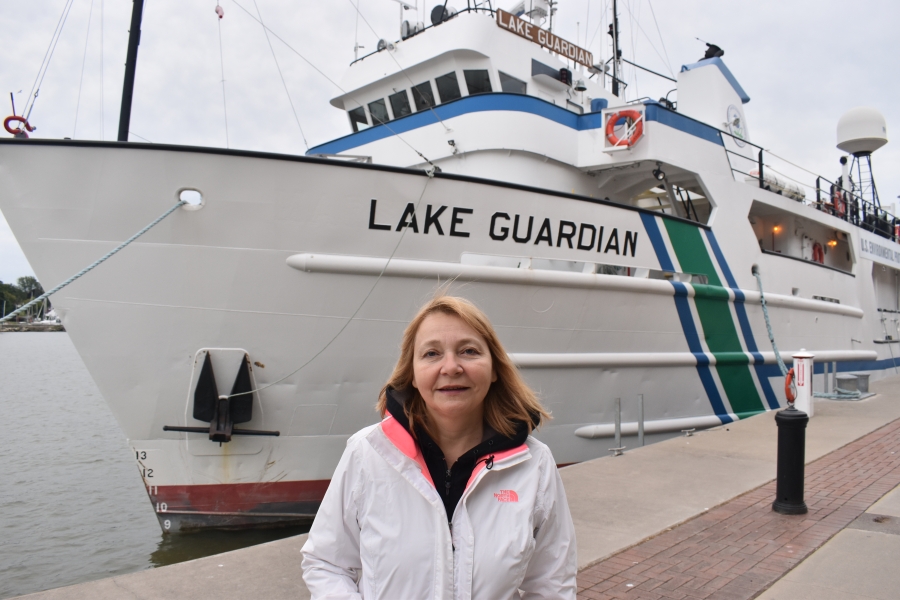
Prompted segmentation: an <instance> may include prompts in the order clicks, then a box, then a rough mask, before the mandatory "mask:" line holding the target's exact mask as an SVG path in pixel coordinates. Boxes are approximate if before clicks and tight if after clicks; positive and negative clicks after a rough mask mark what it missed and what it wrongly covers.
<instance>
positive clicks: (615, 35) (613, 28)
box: [609, 0, 620, 96]
mask: <svg viewBox="0 0 900 600" xmlns="http://www.w3.org/2000/svg"><path fill="white" fill-rule="evenodd" d="M612 10H613V19H612V23H610V24H609V35H611V36H612V39H613V80H612V93H613V96H618V95H619V56H620V54H619V10H618V8H617V7H616V0H613V3H612Z"/></svg>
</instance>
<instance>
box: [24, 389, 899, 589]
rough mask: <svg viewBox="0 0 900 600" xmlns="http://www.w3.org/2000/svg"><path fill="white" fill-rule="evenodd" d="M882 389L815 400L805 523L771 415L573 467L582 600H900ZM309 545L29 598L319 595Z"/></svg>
mask: <svg viewBox="0 0 900 600" xmlns="http://www.w3.org/2000/svg"><path fill="white" fill-rule="evenodd" d="M872 391H873V392H876V395H874V396H872V397H870V398H868V399H866V400H862V401H857V402H838V401H828V400H816V403H815V416H814V417H813V418H812V419H811V420H810V423H809V427H808V429H807V444H806V459H807V468H806V497H805V499H806V503H807V505H808V506H809V513H808V514H806V515H799V516H784V515H780V514H776V513H774V512H773V511H772V510H771V503H772V501H773V500H774V496H775V484H774V478H775V464H776V463H775V459H776V426H775V423H774V412H768V413H765V414H761V415H758V416H756V417H752V418H749V419H745V420H742V421H739V422H736V423H731V424H729V425H727V426H722V427H719V428H716V429H713V430H708V431H705V432H701V433H697V434H695V435H694V436H692V437H679V438H674V439H670V440H667V441H665V442H660V443H658V444H655V445H652V446H647V447H644V448H637V449H628V450H626V452H625V454H624V455H623V456H620V457H615V458H613V457H606V458H601V459H596V460H593V461H589V462H585V463H581V464H578V465H573V466H570V467H566V468H564V469H562V471H561V473H562V477H563V480H564V482H565V485H566V491H567V495H568V498H569V504H570V506H571V509H572V514H573V518H574V520H575V527H576V531H577V535H578V559H579V575H578V585H579V594H578V596H579V598H585V599H587V598H591V599H599V598H652V599H659V598H673V599H674V598H719V599H737V598H748V599H749V598H757V597H759V598H772V599H774V598H782V597H791V598H821V597H839V598H848V599H849V598H892V597H895V596H894V595H895V592H896V589H897V588H898V587H900V573H898V571H897V570H896V568H894V565H893V562H894V559H893V558H892V557H896V556H897V555H898V553H900V377H898V376H894V377H890V378H887V379H883V380H880V381H877V382H874V383H873V384H872ZM600 443H605V442H600ZM305 538H306V536H305V535H303V536H297V537H294V538H288V539H285V540H280V541H276V542H270V543H268V544H263V545H260V546H255V547H252V548H245V549H242V550H237V551H234V552H229V553H225V554H220V555H217V556H211V557H207V558H203V559H199V560H194V561H190V562H185V563H181V564H178V565H173V566H169V567H163V568H159V569H152V570H146V571H142V572H139V573H132V574H129V575H122V576H118V577H113V578H109V579H103V580H99V581H95V582H90V583H84V584H80V585H76V586H71V587H66V588H59V589H56V590H49V591H45V592H40V593H37V594H32V595H29V596H27V598H30V599H34V600H55V599H57V598H66V599H80V598H85V599H87V598H91V599H96V600H104V599H107V598H110V599H112V598H116V599H119V598H144V599H146V598H170V597H192V598H195V599H198V600H203V599H206V598H210V599H212V598H231V597H249V596H255V597H264V598H308V597H309V596H308V592H307V590H306V588H305V586H304V585H303V581H302V578H301V569H300V548H301V547H302V545H303V543H304V541H305Z"/></svg>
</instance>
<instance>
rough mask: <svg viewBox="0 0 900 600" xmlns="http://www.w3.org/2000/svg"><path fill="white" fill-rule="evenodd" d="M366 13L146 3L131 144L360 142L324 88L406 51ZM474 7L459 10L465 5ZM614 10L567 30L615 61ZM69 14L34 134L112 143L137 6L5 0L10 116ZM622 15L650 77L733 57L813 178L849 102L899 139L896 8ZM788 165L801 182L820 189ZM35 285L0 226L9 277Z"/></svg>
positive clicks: (349, 3)
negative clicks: (374, 60)
mask: <svg viewBox="0 0 900 600" xmlns="http://www.w3.org/2000/svg"><path fill="white" fill-rule="evenodd" d="M358 2H359V11H360V15H361V18H357V17H358V15H357V12H356V8H355V7H356V4H357V0H327V1H318V2H313V1H311V0H219V3H220V5H221V7H222V9H223V11H224V18H223V19H221V20H220V19H218V17H217V15H216V12H215V9H216V4H217V3H216V0H145V5H144V18H143V25H142V28H141V29H142V36H141V45H140V50H139V55H138V66H137V77H136V81H135V93H134V103H133V109H132V117H131V127H130V129H131V132H132V137H131V139H132V140H133V141H142V140H147V141H151V142H154V143H168V144H190V145H199V146H216V147H224V146H228V147H231V148H242V149H249V150H261V151H269V152H283V153H289V154H303V153H305V151H306V149H307V144H308V146H310V147H311V146H315V145H317V144H320V143H323V142H326V141H328V140H330V139H333V138H336V137H339V136H342V135H345V134H347V133H349V130H350V128H349V123H348V121H347V118H346V115H345V113H343V112H342V111H340V110H338V109H336V108H334V107H332V106H331V105H330V104H329V103H328V101H329V100H330V99H331V98H332V97H334V96H336V95H338V94H339V90H338V89H337V87H336V86H335V85H334V84H333V83H331V82H329V79H331V80H333V81H336V82H339V81H340V79H341V77H342V76H343V74H344V72H345V71H346V69H347V67H348V65H349V63H350V62H351V61H352V60H353V57H354V50H353V48H354V43H356V42H357V40H358V43H359V44H360V45H361V46H363V47H364V48H363V49H362V50H360V56H362V55H363V54H365V53H367V52H371V51H372V50H374V49H375V45H376V43H377V40H378V39H379V38H385V39H388V40H392V41H393V40H396V39H398V38H399V28H400V27H399V24H400V15H399V13H400V11H401V8H400V6H399V4H398V3H397V2H396V0H358ZM406 2H407V3H408V4H411V5H412V4H416V2H415V0H406ZM465 3H466V0H450V5H452V6H456V7H457V8H463V7H464V6H465ZM437 4H438V2H437V1H435V0H427V1H426V0H418V4H417V6H418V15H419V16H418V20H421V21H425V22H428V21H429V18H428V15H429V13H430V11H431V9H432V8H433V7H434V6H435V5H437ZM514 4H517V1H516V0H501V1H499V2H494V3H493V5H494V7H495V8H510V7H511V6H512V5H514ZM610 5H611V1H610V0H593V1H589V0H559V4H558V9H559V12H558V13H557V15H556V17H555V18H554V25H553V30H554V33H556V34H557V35H559V36H561V37H563V38H564V39H567V40H569V41H571V42H574V43H577V44H579V45H580V46H582V47H586V48H587V49H589V50H591V51H592V52H593V53H594V56H595V58H596V57H601V58H603V59H604V60H605V59H607V58H609V56H610V55H611V50H610V45H609V37H608V36H607V35H606V33H605V32H606V28H607V24H608V23H609V19H610V12H611V9H610ZM67 6H68V7H69V10H68V12H67V16H66V17H65V23H64V26H63V28H62V31H61V34H60V35H59V37H58V42H57V44H56V47H55V50H54V51H53V53H52V56H51V57H50V62H49V67H47V68H46V70H45V74H44V76H43V79H42V81H41V82H40V85H38V86H37V88H38V89H39V91H40V93H39V95H38V97H37V99H36V100H35V102H34V107H33V109H32V112H31V116H30V121H31V124H32V125H34V126H36V127H37V131H35V133H34V134H33V136H35V137H47V138H62V137H73V138H77V139H92V140H97V139H104V140H114V139H115V138H116V134H117V129H118V118H119V104H120V97H121V88H122V80H123V75H124V62H125V54H126V45H127V39H128V27H129V23H130V17H131V7H132V3H131V2H129V1H128V0H0V31H3V52H2V54H0V106H3V107H5V110H4V109H0V117H5V116H7V115H9V114H12V109H11V107H10V104H9V93H10V92H12V93H13V97H14V98H15V103H16V110H17V114H21V112H22V108H23V107H24V106H25V104H26V102H27V101H28V99H29V96H30V94H31V90H32V89H33V88H34V87H35V82H36V80H37V75H38V73H39V71H40V67H41V64H42V60H43V58H44V57H45V55H47V53H48V48H49V46H50V42H51V40H52V39H53V36H54V31H55V29H56V27H57V24H58V23H59V22H60V20H61V15H63V14H64V9H65V7H67ZM618 7H619V25H620V30H621V31H622V36H621V42H620V47H621V49H622V51H623V56H624V58H626V59H628V60H631V61H632V62H635V63H638V64H641V65H643V66H645V67H647V68H649V69H651V70H654V71H657V72H660V73H664V74H666V75H670V76H672V75H674V74H676V73H677V72H678V71H679V70H680V68H681V65H684V64H690V63H693V62H696V61H697V60H698V59H700V58H701V57H702V55H703V52H704V51H705V49H706V47H705V45H704V43H703V42H701V41H698V39H697V38H699V39H700V40H704V41H706V42H712V43H714V44H717V45H718V46H720V47H721V48H723V49H724V50H725V55H724V57H723V60H724V61H725V63H726V64H727V65H728V67H729V69H730V70H731V71H732V73H733V74H734V75H735V77H736V78H737V80H738V81H739V82H740V84H741V86H742V87H743V88H744V90H745V91H746V92H747V94H748V95H749V96H750V98H751V101H750V103H749V104H747V105H745V107H744V110H745V115H746V121H747V128H748V130H749V133H750V139H751V140H752V141H753V142H754V143H757V144H759V145H761V146H763V147H765V148H766V149H767V150H771V151H772V152H773V153H774V154H775V155H777V156H779V157H782V158H784V159H787V160H789V161H791V162H792V163H795V164H797V165H801V166H803V167H805V168H806V169H809V170H810V171H813V172H815V173H818V174H821V175H823V176H825V177H827V178H829V179H832V180H833V179H834V178H836V177H837V176H838V175H839V174H840V165H839V163H838V159H839V157H840V155H841V154H840V152H839V151H838V150H837V149H836V148H835V128H836V125H837V121H838V119H839V118H840V116H841V115H842V114H843V113H844V112H846V111H847V110H849V109H851V108H853V107H856V106H871V107H874V108H876V109H878V110H879V111H881V113H882V114H883V115H884V116H885V119H886V121H887V127H888V137H889V139H890V138H891V135H892V131H894V127H900V102H898V101H897V99H898V98H900V78H898V77H897V71H898V68H897V57H898V56H900V36H897V35H896V25H897V23H898V22H900V3H898V2H896V0H859V1H858V2H854V3H848V2H838V1H837V0H817V1H816V2H811V1H806V2H797V1H794V2H788V1H785V0H778V1H775V0H754V1H752V2H749V1H746V0H745V1H742V2H738V1H737V0H678V1H675V0H655V1H653V0H619V2H618ZM251 14H252V15H256V16H257V19H259V15H261V17H262V18H261V20H262V22H263V23H265V25H266V26H267V27H268V28H269V29H270V30H271V31H272V32H274V34H277V36H278V37H279V38H281V40H279V39H277V38H276V37H275V35H273V34H272V33H270V34H269V40H268V41H267V39H266V35H265V32H264V29H263V27H262V26H261V25H260V23H259V22H258V21H257V20H254V19H253V18H251V16H250V15H251ZM415 14H416V11H405V13H404V18H407V19H409V20H416V17H415V16H414V15H415ZM282 40H283V41H282ZM269 42H271V45H272V46H271V48H270V46H269ZM273 53H274V58H273ZM276 60H277V64H278V67H276ZM279 67H280V71H281V73H280V74H279ZM223 72H224V98H223ZM282 78H283V81H284V83H282ZM623 79H624V80H626V81H627V82H628V83H629V86H628V88H627V91H626V99H634V98H639V97H644V96H649V97H652V98H659V97H661V96H664V95H665V94H666V93H667V92H668V91H669V90H670V89H672V87H674V84H673V83H671V82H669V81H666V80H663V79H659V78H656V77H654V76H653V75H649V74H647V73H643V72H641V71H637V70H635V69H633V68H631V67H626V69H625V72H624V76H623ZM285 87H287V92H288V93H289V96H288V93H286V91H285ZM292 104H293V109H292ZM294 112H296V117H295V114H294ZM226 114H227V119H226ZM298 122H299V124H298ZM0 135H3V136H5V135H7V134H6V132H5V131H0ZM304 139H305V141H304ZM773 161H774V162H776V163H778V161H777V160H776V159H774V158H773ZM778 164H779V168H780V169H781V170H782V171H783V172H784V173H785V174H787V175H789V176H791V177H796V178H798V179H801V180H802V181H804V182H807V183H812V181H813V180H814V178H813V177H812V176H811V175H809V174H807V173H805V172H803V171H799V170H796V169H794V168H793V167H790V166H789V165H787V164H784V163H778ZM898 164H900V140H898V141H895V142H893V143H888V145H887V146H885V147H884V148H882V149H880V150H879V151H877V152H876V153H875V155H874V156H873V170H874V173H875V180H876V183H877V186H878V190H879V195H880V198H881V202H882V205H883V206H885V207H886V208H889V205H891V204H896V203H900V201H898V195H900V170H898V168H897V167H898ZM4 176H8V175H4ZM123 193H127V190H123ZM32 274H33V271H32V270H31V267H30V266H29V264H28V261H27V260H26V259H25V257H24V255H23V254H22V251H21V249H20V248H19V246H18V244H17V243H16V241H15V237H14V236H13V235H12V232H11V231H10V230H9V227H8V226H7V224H6V221H5V219H3V218H2V216H0V281H5V282H13V281H15V279H16V278H18V277H20V276H23V275H32ZM51 283H53V282H51Z"/></svg>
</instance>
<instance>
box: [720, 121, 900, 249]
mask: <svg viewBox="0 0 900 600" xmlns="http://www.w3.org/2000/svg"><path fill="white" fill-rule="evenodd" d="M719 131H720V132H721V133H722V134H723V135H727V136H730V137H731V138H732V139H733V140H739V141H740V143H741V144H744V145H746V146H751V147H752V148H755V149H757V150H758V152H757V156H756V157H755V162H756V167H757V170H758V172H757V173H747V172H745V171H741V170H740V169H738V168H737V167H735V166H734V164H733V163H732V161H731V155H735V156H740V157H741V158H743V159H745V160H747V161H754V158H752V157H750V156H747V155H746V154H742V153H740V152H735V151H734V150H730V149H728V148H725V156H726V158H727V159H728V166H729V168H730V169H731V171H732V173H740V174H741V175H745V176H746V177H753V178H755V179H756V180H757V181H758V183H759V187H760V189H767V182H766V171H767V170H771V171H775V169H774V168H772V167H771V166H770V165H769V164H768V163H766V160H765V154H764V153H765V148H763V147H762V146H759V145H757V144H754V143H753V142H749V141H747V140H745V139H742V138H739V137H737V136H735V135H734V134H733V133H731V132H730V131H726V130H723V129H720V130H719ZM770 154H771V153H770ZM780 160H784V159H780ZM789 164H791V163H789ZM793 166H796V165H793ZM800 168H801V169H802V167H800ZM803 170H805V169H803ZM775 172H776V173H777V172H778V171H775ZM779 174H780V173H779ZM782 176H783V177H787V178H788V179H791V180H792V181H794V182H796V183H797V184H799V185H801V186H803V187H804V188H807V189H809V190H811V191H814V192H815V201H812V202H805V204H806V205H807V206H813V207H814V208H815V209H816V210H819V211H822V212H826V213H828V214H831V215H832V216H834V217H837V218H839V219H842V220H844V221H846V222H848V223H850V224H852V225H856V226H857V227H860V228H862V229H865V230H867V231H870V232H872V233H874V234H876V235H879V236H881V237H883V238H885V239H889V240H891V241H894V242H897V243H900V235H898V233H900V218H898V217H896V216H895V215H893V214H891V213H889V212H888V211H886V210H884V209H883V208H881V206H878V205H876V204H875V203H874V202H872V201H870V200H866V199H865V198H863V197H862V196H860V195H859V194H857V193H855V192H853V191H852V190H851V189H850V182H844V181H831V180H829V179H827V178H826V177H823V176H821V175H817V176H816V182H815V185H814V186H812V185H809V184H806V183H803V182H802V181H799V180H796V179H793V178H791V177H789V176H787V175H782ZM770 187H771V186H770ZM823 192H824V193H823ZM775 193H781V192H775ZM826 193H827V197H824V196H825V194H826ZM837 194H840V199H841V201H842V202H843V204H844V208H843V211H840V210H836V209H835V207H834V197H835V195H837ZM798 201H801V202H803V201H802V200H798Z"/></svg>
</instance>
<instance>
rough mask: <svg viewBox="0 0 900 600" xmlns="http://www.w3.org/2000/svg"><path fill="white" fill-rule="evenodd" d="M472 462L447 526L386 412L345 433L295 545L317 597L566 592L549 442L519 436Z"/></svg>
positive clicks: (565, 556)
mask: <svg viewBox="0 0 900 600" xmlns="http://www.w3.org/2000/svg"><path fill="white" fill-rule="evenodd" d="M493 456H494V460H493V466H492V467H491V468H490V469H488V468H486V461H481V462H479V463H478V464H477V465H476V467H475V470H474V471H473V472H472V477H471V478H470V479H469V483H468V485H467V486H466V490H465V492H463V495H462V498H461V499H460V501H459V504H458V505H457V507H456V510H455V511H454V513H453V521H452V526H451V527H448V525H447V512H446V510H445V509H444V505H443V503H442V502H441V498H440V496H439V495H438V492H437V490H436V489H435V487H434V484H433V483H432V481H431V476H430V475H429V473H428V468H427V467H426V466H425V461H424V458H423V457H422V454H421V452H420V451H419V448H418V446H417V445H416V443H415V441H414V440H413V438H412V437H411V436H410V435H409V433H408V432H407V431H406V429H405V428H404V427H403V426H402V425H401V424H400V423H398V422H397V421H396V420H395V419H394V418H393V417H390V416H389V417H388V418H386V419H385V420H384V421H382V422H381V423H380V424H378V425H373V426H371V427H367V428H365V429H363V430H362V431H359V432H358V433H356V434H355V435H353V436H352V437H351V438H350V439H349V440H348V441H347V449H346V450H345V451H344V455H343V456H342V457H341V461H340V463H339V464H338V467H337V470H336V471H335V473H334V477H333V478H332V480H331V484H330V485H329V486H328V491H327V492H326V493H325V498H324V499H323V501H322V505H321V507H320V508H319V512H318V514H317V515H316V520H315V522H314V523H313V526H312V529H311V530H310V532H309V539H308V540H307V542H306V544H305V545H304V546H303V550H302V553H303V563H302V564H303V579H304V580H305V581H306V585H307V586H308V587H309V590H310V592H312V598H313V600H318V599H325V598H328V599H335V600H337V599H362V598H365V599H366V600H375V599H384V600H425V599H428V598H432V599H441V600H444V599H446V600H450V599H460V600H463V599H464V600H469V599H475V600H504V599H507V598H571V599H574V598H575V572H576V568H577V563H576V559H575V529H574V527H573V525H572V517H571V515H570V514H569V505H568V503H567V502H566V495H565V490H564V489H563V485H562V480H561V479H560V477H559V473H558V471H557V469H556V464H555V463H554V461H553V456H552V454H551V453H550V450H549V448H547V446H545V445H544V444H542V443H541V442H539V441H538V440H536V439H534V438H532V437H529V438H528V439H527V441H526V442H525V444H522V445H521V446H519V447H518V448H513V449H511V450H506V451H504V452H498V453H496V454H494V455H493Z"/></svg>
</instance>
